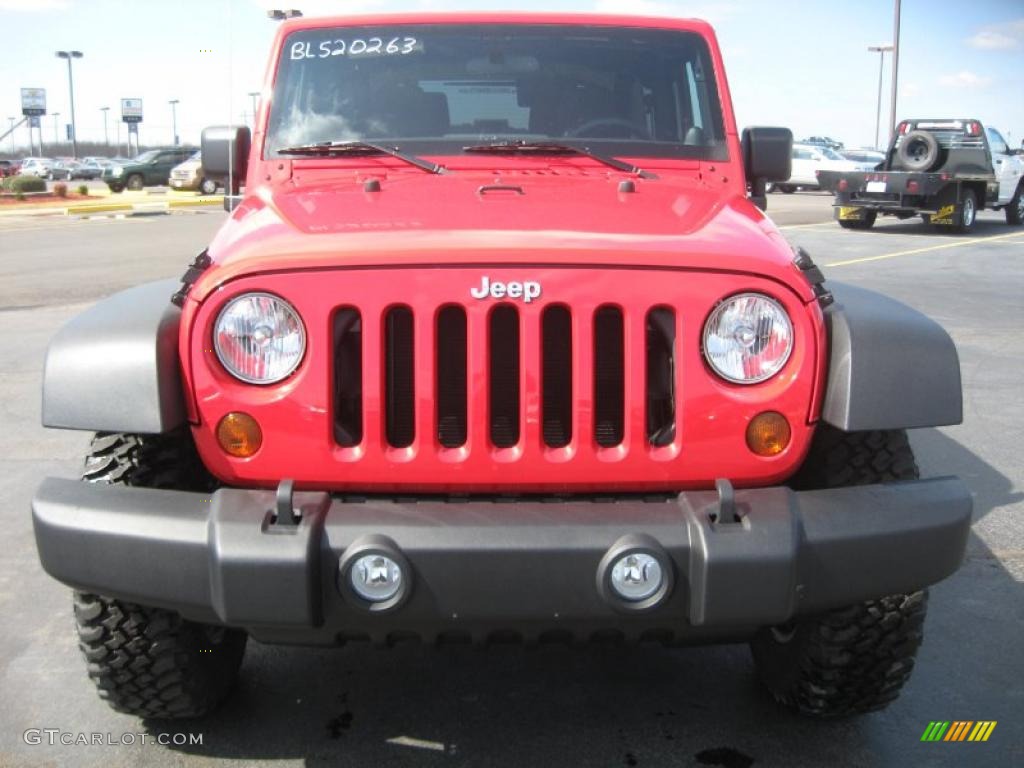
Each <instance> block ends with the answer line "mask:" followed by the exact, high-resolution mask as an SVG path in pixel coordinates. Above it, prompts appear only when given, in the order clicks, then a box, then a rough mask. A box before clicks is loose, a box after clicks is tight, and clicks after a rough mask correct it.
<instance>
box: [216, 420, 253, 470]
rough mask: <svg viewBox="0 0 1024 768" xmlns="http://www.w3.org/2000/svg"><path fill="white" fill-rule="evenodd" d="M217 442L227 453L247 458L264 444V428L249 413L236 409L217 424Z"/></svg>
mask: <svg viewBox="0 0 1024 768" xmlns="http://www.w3.org/2000/svg"><path fill="white" fill-rule="evenodd" d="M217 442H218V443H220V447H221V448H222V449H224V452H225V453H227V454H229V455H231V456H237V457H239V458H241V459H245V458H248V457H249V456H252V455H253V454H254V453H256V451H258V450H259V449H260V446H261V445H263V430H261V429H260V425H259V424H258V423H256V419H254V418H253V417H252V416H250V415H249V414H248V413H241V412H239V411H235V412H232V413H229V414H228V415H227V416H225V417H224V418H223V419H221V420H220V423H219V424H218V425H217Z"/></svg>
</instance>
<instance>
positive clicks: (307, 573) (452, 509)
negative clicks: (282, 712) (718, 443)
mask: <svg viewBox="0 0 1024 768" xmlns="http://www.w3.org/2000/svg"><path fill="white" fill-rule="evenodd" d="M274 507H275V497H274V493H273V492H272V491H255V490H252V491H247V490H237V489H222V490H218V491H216V492H215V493H213V494H212V495H202V494H197V493H186V492H181V491H163V490H149V489H138V488H123V487H115V486H106V485H94V484H87V483H82V482H78V481H74V480H63V479H56V478H48V479H47V480H45V481H44V482H43V484H42V485H41V486H40V488H39V490H38V491H37V492H36V495H35V498H34V499H33V501H32V512H33V521H34V524H35V534H36V542H37V545H38V548H39V557H40V560H41V561H42V564H43V567H44V568H45V569H46V571H47V572H48V573H49V574H50V575H51V576H53V577H54V578H56V579H58V580H60V581H62V582H64V583H65V584H68V585H70V586H72V587H74V588H76V589H80V590H85V591H89V592H95V593H99V594H102V595H108V596H111V597H117V598H121V599H125V600H130V601H135V602H139V603H143V604H147V605H154V606H160V607H165V608H170V609H173V610H177V611H179V612H181V613H182V614H183V615H184V616H186V617H189V618H193V619H196V620H199V621H207V622H216V623H223V624H228V625H234V626H241V627H245V628H247V629H249V630H250V631H251V632H253V634H255V635H256V636H257V637H264V638H268V639H277V640H284V641H288V640H294V641H297V642H331V641H333V640H335V639H338V638H346V637H355V636H365V637H370V638H374V639H386V638H388V637H390V636H392V635H395V634H402V633H415V634H417V635H419V636H426V637H428V638H436V637H438V636H441V635H444V634H445V633H449V632H451V633H459V632H465V633H467V634H468V635H469V636H470V637H474V638H475V637H477V636H480V635H486V634H488V633H490V632H493V631H504V630H508V631H514V632H519V633H522V634H526V635H532V634H534V633H542V632H544V631H548V630H562V629H564V630H568V631H570V632H574V631H575V630H577V629H582V630H584V631H586V632H590V631H595V630H597V629H603V628H610V629H614V630H615V631H619V632H624V633H626V634H627V635H630V634H637V635H641V636H642V635H643V633H644V632H648V631H650V632H653V631H655V630H659V631H662V630H664V631H668V632H670V633H672V634H673V635H674V636H676V637H678V638H681V639H684V638H686V637H687V636H690V637H694V638H697V639H700V638H701V637H715V636H724V635H729V634H730V633H739V634H742V633H743V628H754V627H757V626H763V625H769V624H777V623H781V622H784V621H786V620H788V619H790V618H792V617H793V616H797V615H804V614H810V613H814V612H818V611H822V610H825V609H829V608H833V607H839V606H843V605H848V604H851V603H855V602H858V601H861V600H866V599H871V598H875V597H880V596H883V595H888V594H894V593H899V592H907V591H912V590H915V589H920V588H922V587H925V586H928V585H929V584H933V583H935V582H937V581H939V580H941V579H943V578H945V577H946V576H949V575H950V574H951V573H953V572H954V571H955V570H956V569H957V567H958V566H959V564H960V562H961V560H962V559H963V555H964V549H965V547H966V542H967V536H968V532H969V530H970V524H971V498H970V494H969V493H968V490H967V488H966V486H965V485H964V484H963V483H962V482H961V481H960V480H959V479H957V478H951V477H947V478H936V479H930V480H918V481H911V482H903V483H893V484H891V485H873V486H861V487H856V488H846V489H837V490H827V491H806V492H794V491H791V490H789V489H788V488H783V487H773V488H758V489H750V490H740V491H737V492H736V510H737V511H738V512H739V513H740V521H739V522H728V523H718V522H715V520H716V514H717V512H718V508H719V497H718V494H717V493H715V492H711V491H694V492H685V493H681V494H679V496H678V497H676V498H675V499H674V500H672V501H669V502H658V503H655V502H645V501H642V500H630V501H620V502H616V503H595V502H585V501H565V502H558V503H544V502H540V501H537V502H532V501H522V502H515V503H495V502H491V501H467V502H464V503H451V502H444V501H424V500H420V501H417V502H408V503H397V502H390V501H377V500H369V501H365V502H361V503H346V502H343V501H341V500H338V499H332V497H330V496H329V495H328V494H326V493H320V492H300V493H296V494H295V496H294V507H295V508H296V509H297V510H301V513H302V521H301V523H299V524H298V525H297V526H294V528H293V529H292V530H290V531H289V530H280V529H279V527H278V526H274V525H272V524H271V516H272V514H273V512H272V510H273V509H274ZM631 536H632V537H635V536H640V537H642V538H643V539H644V540H646V541H652V540H653V542H656V545H655V546H660V548H662V550H663V552H664V553H665V554H666V555H667V556H668V558H669V560H670V561H671V570H672V571H673V581H674V584H673V589H672V591H671V593H670V594H669V595H668V596H667V597H666V598H665V600H664V601H663V602H662V603H661V604H659V605H658V606H656V607H654V608H653V609H651V610H650V611H645V612H637V611H629V610H626V607H625V606H622V605H618V604H616V603H615V601H614V600H610V599H608V598H607V596H602V593H601V590H600V589H599V587H598V582H599V579H598V569H599V565H600V563H601V561H602V558H603V557H604V556H605V554H606V553H607V552H608V551H609V549H610V548H612V547H614V546H615V545H616V543H617V542H621V541H622V540H623V537H631ZM367 540H374V541H387V542H389V544H390V545H392V546H393V547H394V548H396V549H397V550H398V551H399V553H400V554H401V555H402V556H404V558H405V559H406V560H407V561H408V564H409V565H410V567H411V573H412V589H411V593H410V595H409V597H408V599H407V600H405V601H404V603H403V604H401V605H400V606H398V607H397V608H396V609H395V610H393V611H389V612H382V613H375V612H371V611H368V610H366V609H365V607H364V606H362V605H359V604H358V601H356V600H352V599H350V597H349V596H348V595H347V594H345V590H344V589H343V588H341V587H339V585H338V578H337V574H338V567H339V563H340V562H342V561H343V560H344V557H345V553H346V550H349V551H351V548H353V547H358V546H361V545H362V544H365V542H366V541H367Z"/></svg>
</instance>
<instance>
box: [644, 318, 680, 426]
mask: <svg viewBox="0 0 1024 768" xmlns="http://www.w3.org/2000/svg"><path fill="white" fill-rule="evenodd" d="M646 327H647V385H646V387H645V392H646V398H647V403H646V406H647V407H646V409H645V410H646V413H647V440H648V442H649V443H650V444H651V445H670V444H671V443H672V441H673V440H675V439H676V391H675V389H676V385H675V381H676V373H675V346H676V313H675V312H674V311H673V310H671V309H669V308H668V307H655V308H654V309H652V310H651V311H650V312H648V313H647V324H646Z"/></svg>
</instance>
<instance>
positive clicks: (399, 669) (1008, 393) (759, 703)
mask: <svg viewBox="0 0 1024 768" xmlns="http://www.w3.org/2000/svg"><path fill="white" fill-rule="evenodd" d="M830 202H831V201H830V199H829V198H828V197H827V196H824V195H820V194H806V195H805V194H797V195H787V196H783V195H778V194H776V195H772V196H770V208H769V214H770V215H772V216H773V217H775V219H776V221H777V223H778V224H779V225H780V226H781V227H783V234H784V235H785V236H786V237H787V238H788V239H789V240H790V241H791V242H793V243H794V244H800V245H803V246H804V247H806V248H807V249H808V250H809V251H810V253H811V254H812V256H813V257H814V258H815V260H816V261H817V262H818V263H819V264H820V265H821V266H822V267H823V269H824V271H825V274H826V277H827V278H828V279H830V280H836V281H839V280H841V281H846V282H850V283H855V284H858V285H862V286H865V287H868V288H872V289H876V290H880V291H883V292H885V293H888V294H890V295H892V296H893V297H895V298H897V299H899V300H901V301H903V302H905V303H907V304H909V305H911V306H913V307H915V308H917V309H920V310H922V311H924V312H925V313H927V314H929V315H930V316H932V317H933V318H935V319H937V320H938V321H939V322H941V323H942V324H943V325H944V326H945V327H946V328H947V329H948V330H949V331H950V333H951V334H952V335H953V337H954V339H955V341H956V342H957V345H958V347H959V351H960V356H961V368H962V374H963V381H964V388H965V420H964V424H963V425H961V426H957V427H951V428H944V429H938V430H935V429H929V430H920V431H917V432H914V433H913V434H912V442H913V444H914V447H915V450H916V452H917V455H918V461H919V464H920V465H921V470H922V474H923V475H924V476H935V475H942V474H958V475H960V476H961V477H963V478H964V479H965V480H966V482H967V483H968V485H969V486H970V488H971V490H972V492H973V494H974V498H975V524H974V528H973V534H972V536H971V540H970V544H969V549H968V556H967V560H966V562H965V564H964V566H963V567H962V569H961V570H960V571H959V572H958V573H957V574H956V575H955V576H954V577H952V578H950V579H949V580H947V581H946V582H944V583H942V584H940V585H938V586H937V587H935V588H934V589H933V590H932V600H931V605H930V611H929V616H928V621H927V624H926V638H925V644H924V646H923V647H922V649H921V652H920V655H919V659H918V667H917V669H916V671H915V673H914V676H913V678H912V679H911V682H910V684H909V686H908V687H907V689H906V690H905V692H904V694H903V696H902V697H901V698H900V699H899V700H898V701H897V702H896V703H895V704H893V705H892V706H891V707H890V708H889V709H888V710H886V711H884V712H881V713H876V714H872V715H868V716H865V717H862V718H859V719H855V720H845V721H839V722H827V723H817V722H810V721H806V720H802V719H800V718H798V717H796V716H793V715H790V714H788V713H786V712H783V711H780V710H779V709H777V708H776V706H775V705H774V703H773V702H772V701H771V700H770V698H769V697H768V696H767V695H765V694H764V693H763V692H762V691H760V690H759V688H758V687H757V685H756V683H755V680H754V676H753V664H752V662H751V659H750V656H749V652H748V651H747V648H746V647H745V646H722V647H712V648H694V649H684V650H673V649H665V648H661V647H647V646H643V647H638V648H626V649H614V648H600V647H586V648H565V647H543V648H522V647H517V646H496V647H490V648H442V649H433V648H420V647H399V648H396V649H392V650H378V649H373V648H361V647H353V648H346V649H341V650H319V649H317V650H307V649H296V648H276V647H267V646H259V645H256V644H252V645H250V646H249V651H248V654H247V657H246V661H245V663H244V665H243V669H242V679H241V683H240V685H239V687H238V689H237V690H236V692H235V693H234V694H233V695H232V697H231V698H230V699H229V700H228V702H227V703H226V705H225V706H224V707H223V708H222V709H221V710H220V711H219V712H217V713H216V714H214V715H212V716H210V717H208V718H206V719H205V720H202V721H197V722H190V723H183V724H177V725H174V724H170V725H169V724H167V723H156V722H153V723H148V722H147V723H142V722H140V721H137V720H135V719H134V718H131V717H127V716H123V715H119V714H116V713H114V712H112V711H111V710H109V709H108V708H107V706H106V705H105V704H103V703H102V702H101V701H100V700H99V699H98V698H97V697H96V694H95V691H94V689H93V686H92V684H91V683H90V682H89V680H88V679H87V677H86V675H85V669H84V663H83V661H82V659H81V658H80V657H79V654H78V651H77V649H76V645H75V638H74V629H73V626H72V619H71V601H70V596H69V593H68V590H67V589H65V588H64V587H62V586H61V585H59V584H57V583H56V582H54V581H53V580H52V579H50V578H49V577H47V576H46V575H45V574H44V573H43V572H42V570H41V569H40V567H39V564H38V561H37V558H36V552H35V546H34V542H33V537H32V529H31V521H30V516H29V500H30V498H31V495H32V492H33V490H34V488H35V486H36V485H37V484H38V482H39V481H40V479H41V478H42V477H43V476H44V475H47V474H52V475H59V476H65V477H72V476H75V475H76V473H77V471H78V469H79V465H80V461H81V455H82V453H83V451H84V449H85V446H86V444H87V442H88V436H87V435H85V434H81V433H75V432H56V431H49V430H43V429H42V428H41V427H40V426H39V391H40V372H41V365H42V359H43V354H44V351H45V348H46V344H47V342H48V340H49V338H50V337H51V336H52V334H53V333H54V332H55V331H56V330H57V329H58V328H59V327H60V325H61V324H62V323H63V322H65V321H66V320H67V319H68V318H70V317H71V316H72V315H74V314H75V313H77V312H78V311H80V310H81V309H82V308H84V307H85V306H87V305H88V304H89V303H91V302H93V301H96V300H97V299H99V298H101V297H102V296H105V295H108V294H110V293H112V292H114V291H116V290H119V289H121V288H125V287H128V286H130V285H134V284H136V283H139V282H142V281H145V280H152V279H158V278H161V277H168V276H177V275H180V274H181V272H182V271H183V269H184V266H185V264H186V263H187V262H188V261H189V260H191V258H192V257H193V256H194V255H195V254H196V253H197V252H198V251H199V250H201V249H202V248H203V247H204V245H205V244H206V243H207V241H208V240H209V238H210V237H211V236H212V234H213V233H214V231H215V230H216V228H217V227H218V225H219V224H220V222H221V220H222V219H223V217H224V214H223V213H221V212H220V211H219V210H217V209H207V210H202V211H188V212H182V213H174V214H168V215H159V216H135V217H127V218H114V217H108V218H99V219H80V220H76V219H69V218H63V217H45V218H28V217H24V218H22V217H4V218H0V286H2V288H0V328H3V330H4V339H5V343H4V344H3V345H2V346H0V461H2V462H3V467H4V470H3V471H2V472H0V489H2V497H3V498H4V499H5V500H6V502H7V503H6V504H5V505H4V507H3V509H2V510H0V526H2V528H0V530H3V531H4V532H5V535H6V540H5V541H4V543H3V546H2V548H0V551H2V554H0V615H2V616H3V618H4V621H3V622H0V766H6V765H12V766H13V765H17V766H44V765H76V766H105V767H111V768H112V767H113V766H136V765H157V766H177V765H186V766H202V765H251V764H254V763H257V762H258V763H259V764H261V765H268V766H269V765H361V766H385V765H386V766H392V765H399V766H403V765H416V766H435V765H438V766H506V765H507V766H575V765H581V766H582V765H586V766H704V765H718V766H725V767H726V768H744V767H745V766H751V765H756V766H805V765H806V766H820V765H835V766H879V765H907V766H917V765H929V766H964V765H970V766H989V765H991V766H1010V765H1024V653H1022V651H1024V641H1022V637H1024V634H1022V629H1021V628H1022V626H1024V462H1022V461H1021V458H1020V457H1021V449H1020V435H1021V434H1022V433H1024V398H1021V391H1022V386H1021V382H1022V381H1024V354H1021V344H1022V343H1024V325H1022V323H1021V317H1020V313H1021V309H1022V306H1024V305H1022V300H1021V297H1022V296H1024V258H1022V256H1024V229H1022V228H1009V227H1007V225H1006V224H1005V223H1004V219H1003V215H1002V214H1001V213H998V214H994V213H983V214H982V215H981V216H980V217H979V222H978V224H977V227H976V231H975V232H974V233H972V234H971V235H967V236H965V235H946V234H939V233H935V232H933V231H929V230H928V228H926V227H925V226H924V225H922V224H920V223H916V221H915V222H895V221H890V220H883V221H882V222H881V223H880V224H879V225H877V226H876V227H875V229H874V230H872V231H868V232H854V231H846V230H841V229H840V228H839V227H838V226H837V225H836V224H834V223H833V222H831V220H830V215H831V210H830V208H829V205H830ZM932 720H974V721H978V720H995V721H998V725H997V727H996V728H995V730H994V732H993V734H992V736H991V738H990V739H989V741H988V742H987V743H984V744H975V743H941V742H940V743H921V742H920V738H921V735H922V732H923V731H924V730H925V727H926V726H927V725H928V723H929V722H930V721H932ZM27 729H59V730H60V731H61V732H69V733H73V734H78V733H90V734H91V733H102V734H108V733H109V734H113V738H118V739H120V738H122V735H123V734H140V733H147V734H150V735H151V737H152V736H155V735H156V734H160V733H175V732H185V733H189V734H202V740H203V743H202V745H192V746H177V747H175V746H155V745H151V744H150V745H141V744H139V743H138V742H139V739H140V737H138V736H135V737H134V738H135V741H136V743H135V744H131V745H119V746H100V745H94V746H61V745H59V744H58V745H55V746H50V745H48V744H47V743H46V741H45V738H46V737H45V735H44V737H43V739H44V742H43V744H39V745H34V744H29V743H26V739H25V738H24V735H23V734H24V733H25V731H26V730H27Z"/></svg>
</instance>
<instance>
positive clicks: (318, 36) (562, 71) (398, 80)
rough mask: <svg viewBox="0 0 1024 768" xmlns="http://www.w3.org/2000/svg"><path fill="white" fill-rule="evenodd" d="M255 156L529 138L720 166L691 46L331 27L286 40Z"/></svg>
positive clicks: (699, 56)
mask: <svg viewBox="0 0 1024 768" xmlns="http://www.w3.org/2000/svg"><path fill="white" fill-rule="evenodd" d="M272 104H273V106H272V109H271V113H270V118H269V125H268V138H267V144H266V146H265V148H264V156H265V157H274V156H276V154H277V152H278V150H280V149H282V148H284V147H289V146H295V145H301V144H309V143H311V142H318V141H360V140H365V141H378V142H380V141H382V140H386V141H387V142H388V143H394V144H401V146H402V148H403V149H404V150H406V151H410V152H418V153H431V152H433V153H438V154H442V153H448V154H452V153H459V152H461V151H462V147H464V146H465V145H467V144H478V143H480V142H490V141H495V140H509V139H528V140H531V141H534V140H538V141H539V140H557V141H561V142H573V141H578V142H579V143H580V146H587V147H590V148H591V149H593V150H594V151H601V152H604V153H609V154H625V155H627V156H628V155H634V156H655V157H659V156H660V157H698V158H706V159H714V160H724V159H726V158H727V153H726V147H725V137H724V130H723V127H722V115H721V107H720V104H719V100H718V88H717V86H716V84H715V78H714V71H713V68H712V65H711V58H710V55H709V53H708V49H707V45H706V44H705V42H704V40H703V38H701V37H700V36H699V35H696V34H692V33H687V32H679V31H671V30H660V29H636V28H608V27H589V26H567V25H543V26H541V25H536V26H534V25H509V24H501V25H499V24H489V25H448V26H437V25H431V26H416V25H402V26H390V27H342V28H333V29H332V28H323V29H311V30H302V31H298V32H294V33H292V34H291V35H289V36H288V38H287V39H286V40H285V45H284V48H283V51H282V55H281V62H280V66H279V69H278V73H277V79H276V84H275V87H274V96H273V101H272Z"/></svg>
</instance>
